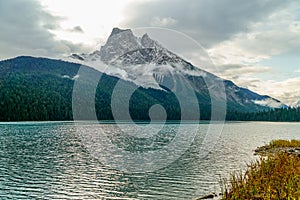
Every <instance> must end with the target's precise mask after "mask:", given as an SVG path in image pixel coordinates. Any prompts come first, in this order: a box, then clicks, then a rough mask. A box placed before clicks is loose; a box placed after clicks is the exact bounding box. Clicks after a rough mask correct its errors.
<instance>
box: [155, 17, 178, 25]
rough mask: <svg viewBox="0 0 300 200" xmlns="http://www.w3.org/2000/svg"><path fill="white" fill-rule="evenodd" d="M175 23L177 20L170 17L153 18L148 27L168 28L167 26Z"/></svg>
mask: <svg viewBox="0 0 300 200" xmlns="http://www.w3.org/2000/svg"><path fill="white" fill-rule="evenodd" d="M176 23H177V20H175V19H173V18H172V17H164V18H160V17H153V18H152V20H151V22H150V25H151V26H163V27H168V26H173V25H175V24H176Z"/></svg>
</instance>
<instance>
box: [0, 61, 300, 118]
mask: <svg viewBox="0 0 300 200" xmlns="http://www.w3.org/2000/svg"><path fill="white" fill-rule="evenodd" d="M80 67H82V68H84V69H85V71H86V73H88V77H89V78H88V79H87V80H85V82H83V85H84V87H86V88H87V91H88V88H90V87H92V86H91V82H92V81H94V80H95V79H97V78H99V77H101V79H100V81H99V83H98V86H97V90H96V94H95V110H96V115H97V118H98V119H99V120H113V115H112V111H111V96H112V94H113V91H114V88H115V85H116V84H117V83H118V82H122V83H123V84H124V85H125V86H126V87H127V86H128V87H135V88H137V89H136V90H135V92H134V93H133V95H132V96H131V98H130V101H129V110H130V115H131V117H132V118H133V119H134V120H149V114H148V112H149V109H150V107H151V106H153V105H155V104H160V105H162V106H163V107H164V108H165V110H166V112H167V117H168V119H169V120H180V119H181V110H180V102H178V99H177V98H176V96H175V95H174V94H173V92H171V91H170V90H168V89H167V88H165V90H163V89H161V90H158V89H151V88H148V89H146V88H142V87H138V86H136V85H134V84H133V83H131V82H126V81H124V80H120V79H119V78H116V77H113V76H109V75H106V74H102V73H100V72H99V71H96V70H94V69H92V68H89V67H87V66H81V65H79V64H75V63H69V62H64V61H60V60H53V59H47V58H34V57H26V56H22V57H17V58H14V59H10V60H4V61H1V62H0V121H41V120H42V121H44V120H72V119H73V112H72V94H73V87H74V82H75V80H76V79H80V78H81V77H78V76H77V74H78V70H79V69H80ZM192 83H193V84H195V85H197V84H198V85H199V84H205V83H204V81H203V80H201V78H198V79H195V80H193V82H192ZM201 87H202V86H201ZM198 88H199V87H198ZM202 88H203V91H197V90H195V92H196V96H197V98H198V103H199V108H200V111H201V112H200V117H199V119H206V120H207V119H210V115H211V99H210V97H209V94H208V91H207V89H205V87H202ZM82 92H83V93H84V92H85V90H83V91H82ZM120 92H124V93H126V92H127V91H126V90H123V91H120ZM83 96H85V95H84V94H83ZM187 99H188V97H187ZM80 101H81V102H80V103H81V105H82V106H81V107H80V109H82V112H85V109H86V107H85V103H86V102H85V99H84V98H83V99H82V100H80ZM249 105H252V106H248V107H247V106H245V105H240V104H239V103H237V102H235V101H234V100H230V99H229V101H227V118H228V119H229V120H264V119H266V118H265V117H262V116H269V112H267V111H265V112H260V113H259V114H257V113H251V112H253V111H259V110H260V111H261V110H263V109H265V108H263V107H259V106H257V105H253V104H249ZM270 112H271V113H272V114H270V116H271V115H272V116H273V114H274V113H273V112H275V111H270ZM276 112H279V111H277V110H276ZM281 112H282V113H283V116H287V117H286V118H289V117H290V116H293V120H294V119H295V120H296V117H295V116H294V114H291V113H289V112H293V113H294V112H295V111H294V110H282V111H281ZM82 119H87V120H88V119H89V117H87V118H85V117H82ZM272 119H273V118H272ZM281 119H282V118H280V119H278V118H276V120H281ZM125 120H126V119H125Z"/></svg>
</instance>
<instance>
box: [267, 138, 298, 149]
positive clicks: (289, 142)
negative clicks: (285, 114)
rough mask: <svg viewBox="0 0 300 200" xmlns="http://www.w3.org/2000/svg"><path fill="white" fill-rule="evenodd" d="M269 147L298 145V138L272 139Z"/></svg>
mask: <svg viewBox="0 0 300 200" xmlns="http://www.w3.org/2000/svg"><path fill="white" fill-rule="evenodd" d="M268 147H270V148H280V147H300V140H272V141H271V142H270V144H269V145H268Z"/></svg>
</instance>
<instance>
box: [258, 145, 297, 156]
mask: <svg viewBox="0 0 300 200" xmlns="http://www.w3.org/2000/svg"><path fill="white" fill-rule="evenodd" d="M277 153H287V154H289V155H295V156H298V157H300V147H276V148H273V147H270V146H268V145H267V146H262V147H258V148H257V149H255V150H254V155H260V156H267V155H268V154H277Z"/></svg>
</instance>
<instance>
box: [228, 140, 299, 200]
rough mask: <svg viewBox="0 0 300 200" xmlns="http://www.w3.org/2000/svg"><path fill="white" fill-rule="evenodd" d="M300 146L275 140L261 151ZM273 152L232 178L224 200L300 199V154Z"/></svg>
mask: <svg viewBox="0 0 300 200" xmlns="http://www.w3.org/2000/svg"><path fill="white" fill-rule="evenodd" d="M298 147H300V141H299V140H291V141H288V140H276V141H272V142H270V144H269V145H266V146H264V148H262V149H268V150H270V149H271V150H272V149H280V148H295V150H296V151H297V149H296V148H298ZM271 152H273V153H270V154H268V155H267V157H261V158H260V160H258V161H255V162H252V163H250V164H249V165H248V168H247V170H246V172H245V173H243V174H239V175H234V176H232V179H231V181H230V185H229V186H228V187H227V189H225V193H224V195H223V199H224V200H227V199H236V200H240V199H251V200H260V199H270V200H272V199H278V200H283V199H287V200H289V199H290V200H300V157H299V155H300V154H299V155H297V154H292V153H288V152H284V151H271ZM274 152H276V153H274ZM264 155H265V154H264Z"/></svg>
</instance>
